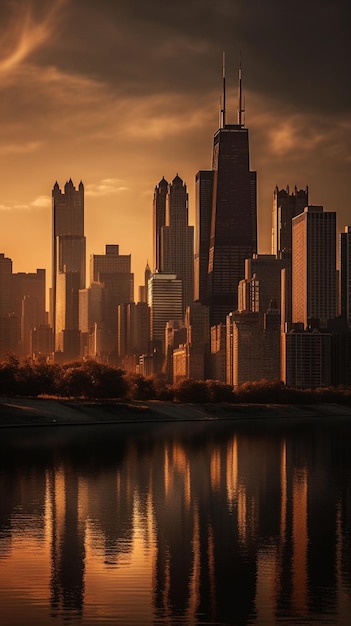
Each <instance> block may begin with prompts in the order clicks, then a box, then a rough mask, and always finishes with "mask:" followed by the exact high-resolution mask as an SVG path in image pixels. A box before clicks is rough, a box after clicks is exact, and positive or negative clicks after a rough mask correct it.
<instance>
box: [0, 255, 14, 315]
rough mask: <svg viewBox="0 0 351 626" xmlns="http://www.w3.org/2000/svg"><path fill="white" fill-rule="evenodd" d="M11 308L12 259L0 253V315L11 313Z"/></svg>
mask: <svg viewBox="0 0 351 626" xmlns="http://www.w3.org/2000/svg"><path fill="white" fill-rule="evenodd" d="M11 308H12V259H8V258H7V257H6V256H5V255H4V253H3V252H1V253H0V315H3V314H4V315H7V314H8V313H11V312H12V311H11Z"/></svg>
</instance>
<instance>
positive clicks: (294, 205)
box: [272, 186, 308, 259]
mask: <svg viewBox="0 0 351 626" xmlns="http://www.w3.org/2000/svg"><path fill="white" fill-rule="evenodd" d="M307 206H308V187H305V189H297V187H296V186H295V187H294V191H293V192H292V193H290V189H289V187H286V189H279V188H278V187H275V189H274V193H273V210H272V254H274V255H275V256H276V257H277V258H278V259H279V258H290V257H291V251H292V219H293V217H296V215H299V214H300V213H303V211H304V208H305V207H307Z"/></svg>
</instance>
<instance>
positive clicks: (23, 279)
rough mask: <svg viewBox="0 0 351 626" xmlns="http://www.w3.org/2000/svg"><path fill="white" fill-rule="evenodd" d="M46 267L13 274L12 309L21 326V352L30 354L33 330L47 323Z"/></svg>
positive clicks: (25, 354)
mask: <svg viewBox="0 0 351 626" xmlns="http://www.w3.org/2000/svg"><path fill="white" fill-rule="evenodd" d="M45 276H46V272H45V269H37V271H36V272H30V273H28V274H27V273H24V272H18V273H16V274H12V311H13V312H14V314H15V315H16V317H17V319H18V324H19V328H20V337H21V342H20V354H21V355H23V356H30V355H31V352H30V341H31V331H32V330H33V328H34V327H37V326H39V325H42V324H46V323H47V319H46V311H45V283H46V280H45Z"/></svg>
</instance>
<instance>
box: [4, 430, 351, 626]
mask: <svg viewBox="0 0 351 626" xmlns="http://www.w3.org/2000/svg"><path fill="white" fill-rule="evenodd" d="M350 539H351V421H350V420H348V419H338V418H330V419H323V420H299V419H295V420H293V419H281V420H279V419H275V420H262V419H261V420H255V419H243V420H236V421H232V422H231V421H221V422H217V421H215V420H213V421H211V420H209V421H201V422H185V423H182V424H175V423H154V424H133V425H125V424H123V425H110V426H107V425H106V426H103V425H100V426H79V427H78V426H77V427H75V426H65V427H61V426H56V427H55V426H48V427H38V428H35V427H31V428H30V427H28V428H17V429H16V428H13V429H8V428H2V429H1V430H0V623H1V626H12V625H24V626H31V625H33V626H51V625H52V624H55V625H57V626H61V625H63V624H65V625H67V624H72V625H75V624H77V625H82V626H97V625H99V626H101V625H104V624H111V625H112V624H113V625H115V624H116V625H123V626H139V625H140V626H151V625H152V626H166V625H167V626H178V625H179V626H180V625H193V626H197V625H202V624H203V625H210V624H211V625H216V626H224V625H229V624H230V625H237V626H239V625H240V626H241V625H254V624H255V625H259V626H264V625H267V626H270V625H273V624H284V625H286V626H290V625H292V624H302V625H304V626H306V625H310V624H315V625H318V626H319V625H321V624H328V625H333V626H334V625H340V626H343V625H345V626H346V624H347V625H349V621H350V615H351V540H350Z"/></svg>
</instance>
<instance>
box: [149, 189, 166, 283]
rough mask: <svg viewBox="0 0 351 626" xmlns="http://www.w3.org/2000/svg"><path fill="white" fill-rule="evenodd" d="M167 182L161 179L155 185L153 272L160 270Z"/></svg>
mask: <svg viewBox="0 0 351 626" xmlns="http://www.w3.org/2000/svg"><path fill="white" fill-rule="evenodd" d="M167 190H168V182H167V181H166V179H165V178H164V177H163V178H162V180H160V182H159V183H158V185H156V187H155V191H154V201H153V246H154V248H153V267H152V271H153V272H155V271H157V270H160V269H161V229H162V227H163V226H165V225H166V199H167Z"/></svg>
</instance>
